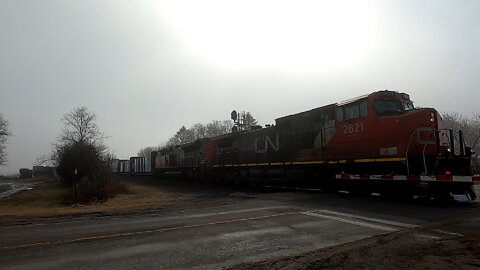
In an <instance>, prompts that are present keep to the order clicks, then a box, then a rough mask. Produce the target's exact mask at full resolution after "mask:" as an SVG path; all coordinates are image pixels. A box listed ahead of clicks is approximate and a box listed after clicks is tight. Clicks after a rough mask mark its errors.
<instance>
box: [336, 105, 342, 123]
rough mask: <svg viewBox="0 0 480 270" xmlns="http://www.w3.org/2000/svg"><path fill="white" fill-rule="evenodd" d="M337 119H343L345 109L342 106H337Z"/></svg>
mask: <svg viewBox="0 0 480 270" xmlns="http://www.w3.org/2000/svg"><path fill="white" fill-rule="evenodd" d="M337 121H338V122H341V121H343V109H342V108H337Z"/></svg>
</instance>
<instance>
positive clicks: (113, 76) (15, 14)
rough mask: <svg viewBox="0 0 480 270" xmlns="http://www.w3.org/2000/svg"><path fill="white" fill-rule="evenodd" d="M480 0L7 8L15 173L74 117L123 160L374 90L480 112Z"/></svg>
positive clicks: (0, 69)
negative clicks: (89, 119)
mask: <svg viewBox="0 0 480 270" xmlns="http://www.w3.org/2000/svg"><path fill="white" fill-rule="evenodd" d="M478 10H480V1H474V0H471V1H468V0H467V1H461V2H458V1H388V2H385V1H373V0H372V1H238V2H236V1H219V0H218V1H135V2H131V1H113V0H106V1H88V0H87V1H73V0H70V1H64V0H56V1H52V0H45V1H6V0H0V34H1V36H2V42H0V59H1V61H0V91H1V92H0V93H1V99H0V113H1V114H3V116H4V118H5V119H7V120H8V121H9V122H10V129H11V131H12V133H13V136H12V137H10V138H9V140H8V144H7V154H8V161H7V165H6V166H0V175H1V174H12V173H18V169H19V168H21V167H27V168H28V167H31V166H32V165H33V163H34V162H35V160H36V159H37V158H38V157H40V156H41V155H43V154H47V153H49V152H50V151H51V147H52V143H53V142H55V140H56V137H57V135H58V134H59V133H60V131H61V128H62V124H61V121H60V120H61V118H62V116H63V115H64V114H66V113H68V112H70V111H71V110H72V109H73V108H74V107H78V106H86V107H87V108H88V109H89V110H91V111H93V112H95V113H96V114H97V123H98V126H99V128H100V129H101V130H102V131H103V132H104V133H105V134H106V135H107V136H110V138H109V139H108V140H107V145H108V146H109V147H110V148H111V149H112V150H113V151H114V152H115V154H116V155H117V156H118V157H119V158H128V157H130V156H134V155H136V153H137V152H138V150H140V149H141V148H143V147H146V146H155V145H158V144H159V143H161V142H164V141H166V140H167V139H168V138H169V137H170V136H172V135H173V134H174V133H175V132H176V131H177V130H178V129H179V128H180V127H181V126H183V125H184V126H186V127H190V126H191V125H193V124H195V123H207V122H210V121H212V120H224V119H229V116H230V112H231V111H232V110H233V109H235V110H237V111H242V110H244V111H249V112H251V113H252V114H253V116H254V117H255V118H256V119H257V120H258V121H259V123H260V124H262V125H264V124H271V123H274V121H275V118H279V117H281V116H285V115H289V114H293V113H297V112H301V111H305V110H309V109H312V108H315V107H319V106H323V105H326V104H331V103H336V102H339V101H342V100H345V99H349V98H353V97H356V96H360V95H363V94H368V93H371V92H373V91H377V90H383V89H389V90H395V91H399V92H406V93H409V94H410V96H411V98H412V99H413V100H414V102H415V105H416V106H421V107H433V108H436V109H437V110H439V111H440V112H450V111H452V112H458V113H461V114H464V115H467V116H469V115H471V114H473V113H476V112H479V109H478V104H477V103H478V101H479V100H480V91H478V89H476V88H477V85H478V84H479V82H480V74H479V73H480V72H479V71H480V62H479V61H477V60H478V59H480V28H479V27H478V25H479V22H480V19H479V17H478Z"/></svg>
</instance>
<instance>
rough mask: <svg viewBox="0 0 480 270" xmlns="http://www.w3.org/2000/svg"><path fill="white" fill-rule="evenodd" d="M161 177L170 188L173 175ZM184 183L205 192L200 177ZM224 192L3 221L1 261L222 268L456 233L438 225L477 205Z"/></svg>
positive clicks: (471, 212) (13, 265) (18, 265)
mask: <svg viewBox="0 0 480 270" xmlns="http://www.w3.org/2000/svg"><path fill="white" fill-rule="evenodd" d="M141 181H143V180H141ZM165 183H167V185H168V186H169V187H170V188H172V182H171V181H170V182H169V181H166V182H165ZM157 184H158V185H162V183H161V182H157ZM173 186H174V185H173ZM177 188H178V187H177ZM177 191H178V190H177ZM188 192H198V194H199V196H200V195H205V194H202V192H204V191H202V190H201V189H198V187H197V186H194V187H193V188H190V189H189V191H188ZM224 196H225V197H228V204H226V205H219V206H215V207H208V208H201V209H187V210H182V211H173V210H171V211H168V210H159V211H152V212H144V213H130V214H124V215H112V216H108V215H104V216H79V217H73V218H71V219H59V220H48V221H42V220H32V222H31V223H30V224H23V225H5V226H3V227H1V228H0V268H1V269H152V268H155V269H221V268H223V267H229V266H233V265H237V264H240V263H245V262H256V261H262V260H267V259H272V258H277V257H278V258H280V257H284V256H292V255H296V254H301V253H305V252H308V251H313V250H316V249H319V248H323V247H328V246H335V245H339V244H344V243H349V242H352V241H357V240H360V239H365V238H368V237H375V236H377V235H381V234H387V233H391V232H395V231H399V230H415V229H419V228H431V229H426V232H427V234H428V232H429V230H430V231H431V232H432V234H434V233H435V234H438V233H441V234H451V235H455V234H458V235H459V234H461V233H463V232H462V231H455V230H453V231H440V232H438V231H436V232H434V228H435V226H436V225H439V224H442V223H445V221H456V222H458V221H459V220H460V221H461V220H464V219H469V218H472V217H473V216H479V215H480V205H479V203H478V202H470V203H463V204H456V205H447V206H445V205H436V204H432V203H430V202H423V203H422V202H420V203H419V202H398V201H388V200H384V199H381V198H372V197H349V196H345V195H336V194H322V193H308V192H255V191H251V190H240V191H236V192H232V193H230V194H226V195H224ZM205 197H206V199H208V196H205ZM232 198H233V200H232ZM422 235H425V230H423V231H422Z"/></svg>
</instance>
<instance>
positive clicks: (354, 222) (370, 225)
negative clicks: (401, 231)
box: [302, 212, 398, 232]
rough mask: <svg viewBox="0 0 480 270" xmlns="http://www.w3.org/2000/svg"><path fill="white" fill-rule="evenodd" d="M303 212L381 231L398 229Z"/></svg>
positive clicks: (307, 213)
mask: <svg viewBox="0 0 480 270" xmlns="http://www.w3.org/2000/svg"><path fill="white" fill-rule="evenodd" d="M302 214H304V215H307V216H312V217H320V218H326V219H331V220H335V221H339V222H343V223H349V224H353V225H358V226H362V227H367V228H371V229H376V230H381V231H387V232H396V231H398V229H395V228H392V227H386V226H381V225H375V224H371V223H367V222H362V221H356V220H350V219H344V218H339V217H333V216H327V215H321V214H316V213H311V212H302Z"/></svg>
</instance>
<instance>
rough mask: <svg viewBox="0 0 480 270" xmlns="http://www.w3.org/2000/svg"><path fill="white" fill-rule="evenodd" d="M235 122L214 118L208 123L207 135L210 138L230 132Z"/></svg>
mask: <svg viewBox="0 0 480 270" xmlns="http://www.w3.org/2000/svg"><path fill="white" fill-rule="evenodd" d="M232 127H233V123H232V121H229V120H222V121H218V120H213V121H212V122H211V123H208V124H207V127H206V135H207V137H209V138H212V137H216V136H220V135H223V134H227V133H230V132H231V131H232Z"/></svg>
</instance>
